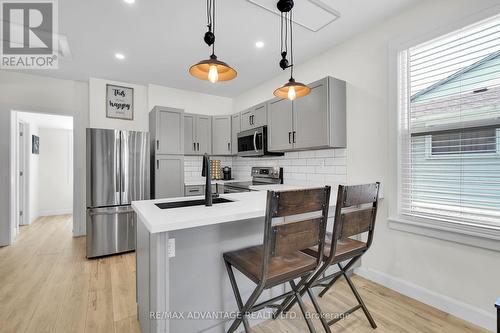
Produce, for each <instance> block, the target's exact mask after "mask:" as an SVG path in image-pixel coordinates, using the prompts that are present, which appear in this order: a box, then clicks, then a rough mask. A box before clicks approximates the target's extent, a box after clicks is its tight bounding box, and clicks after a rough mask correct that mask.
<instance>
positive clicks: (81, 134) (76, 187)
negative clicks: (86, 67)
mask: <svg viewBox="0 0 500 333" xmlns="http://www.w3.org/2000/svg"><path fill="white" fill-rule="evenodd" d="M0 106H1V104H0ZM5 109H6V110H8V111H9V112H8V115H5V117H7V119H8V118H10V122H9V125H7V126H8V127H9V129H8V130H7V131H5V132H6V133H5V135H6V137H7V138H8V139H7V140H8V141H7V142H8V143H7V146H8V147H9V148H8V149H9V162H8V165H9V168H8V170H6V173H7V174H8V175H9V176H8V177H9V178H10V179H9V180H7V179H6V181H8V182H9V183H10V190H9V191H8V196H7V199H8V202H9V203H8V205H7V206H8V207H9V211H8V217H9V219H8V221H5V226H1V228H0V231H1V230H2V229H3V230H4V231H3V232H1V234H0V238H1V239H0V246H5V245H10V244H13V243H14V241H15V238H16V233H15V232H16V230H15V228H16V223H17V219H16V212H17V211H16V209H17V207H16V201H17V200H16V195H17V191H16V183H17V182H16V179H17V177H16V144H15V142H16V140H17V138H16V135H17V130H16V127H17V120H18V113H17V112H29V113H37V114H48V115H57V116H69V117H72V118H73V212H72V213H73V237H78V236H84V235H85V233H86V230H85V213H86V209H85V208H86V207H85V206H86V203H85V198H86V194H85V193H86V192H85V184H86V180H85V166H84V164H85V128H86V127H87V126H88V113H80V112H75V113H73V112H68V111H67V110H52V109H46V108H43V107H40V108H38V109H37V110H33V109H32V108H31V107H25V106H22V105H21V106H20V105H7V106H5ZM0 118H1V117H0ZM0 134H1V133H0ZM82 165H83V166H82ZM2 176H6V174H2ZM0 223H2V224H3V222H2V221H0ZM5 227H6V228H5ZM4 228H5V229H4Z"/></svg>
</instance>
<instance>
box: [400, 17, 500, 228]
mask: <svg viewBox="0 0 500 333" xmlns="http://www.w3.org/2000/svg"><path fill="white" fill-rule="evenodd" d="M398 88H399V110H400V117H399V119H400V135H399V140H400V144H399V147H400V168H399V172H400V174H399V192H400V198H399V213H400V215H403V216H407V217H416V218H425V219H435V220H440V221H450V222H457V223H467V224H475V225H482V226H485V227H500V139H499V138H500V135H499V133H500V16H496V17H492V18H490V19H488V20H485V21H481V22H478V23H477V24H474V25H472V26H467V27H464V28H463V29H460V30H459V31H455V32H453V33H450V34H447V35H445V36H442V37H440V38H437V39H434V40H431V41H429V42H426V43H423V44H420V45H417V46H415V47H412V48H409V49H407V50H405V51H402V52H400V54H399V78H398Z"/></svg>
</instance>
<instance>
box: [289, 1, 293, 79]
mask: <svg viewBox="0 0 500 333" xmlns="http://www.w3.org/2000/svg"><path fill="white" fill-rule="evenodd" d="M292 12H293V9H292V10H290V19H289V20H290V78H293V28H292V26H293V21H292Z"/></svg>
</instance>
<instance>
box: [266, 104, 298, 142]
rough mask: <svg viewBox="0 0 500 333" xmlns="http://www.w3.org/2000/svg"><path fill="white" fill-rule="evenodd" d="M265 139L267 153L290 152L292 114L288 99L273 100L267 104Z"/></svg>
mask: <svg viewBox="0 0 500 333" xmlns="http://www.w3.org/2000/svg"><path fill="white" fill-rule="evenodd" d="M267 106H268V110H269V115H268V117H267V121H268V124H267V125H268V128H267V139H268V141H267V142H268V149H269V151H285V150H292V149H293V143H292V132H293V122H292V119H293V116H292V115H293V113H292V102H291V101H289V100H288V99H280V98H275V99H272V100H270V101H269V102H268V104H267Z"/></svg>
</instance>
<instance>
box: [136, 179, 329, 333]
mask: <svg viewBox="0 0 500 333" xmlns="http://www.w3.org/2000/svg"><path fill="white" fill-rule="evenodd" d="M264 189H265V190H267V189H269V187H266V188H263V190H262V191H253V192H242V193H233V194H224V195H221V197H222V198H225V199H229V200H231V202H226V203H217V204H215V203H214V205H213V206H211V207H206V206H204V205H199V206H191V207H182V208H171V209H160V208H158V207H157V206H156V204H157V203H165V202H176V201H184V200H196V199H203V198H202V197H182V198H171V199H160V200H147V201H137V202H133V203H132V207H133V208H134V210H135V211H136V213H137V221H138V222H137V250H136V252H137V253H136V258H137V259H136V260H137V269H136V272H137V273H136V274H137V282H136V286H137V306H138V310H137V311H138V319H139V322H140V326H141V330H142V332H143V333H149V332H168V333H179V332H182V333H191V332H193V333H194V332H217V333H222V332H224V331H225V329H226V328H227V327H228V326H227V325H229V324H230V323H231V322H232V317H231V316H233V315H235V314H236V313H237V312H236V311H237V305H236V301H235V299H234V295H233V292H232V290H231V286H230V283H229V279H228V277H227V272H226V269H225V266H224V262H223V259H222V253H224V252H226V251H231V250H236V249H240V248H243V247H246V246H251V245H256V244H262V241H263V232H264V215H265V208H266V195H267V194H266V193H267V192H266V191H265V190H264ZM272 189H274V190H280V189H281V190H284V189H285V190H287V189H293V187H290V186H283V185H281V186H274V187H273V188H272ZM335 194H336V189H333V190H332V197H331V199H330V209H331V210H333V209H334V205H335V202H336V198H335ZM236 278H237V279H238V281H239V286H240V291H241V294H242V297H243V299H244V300H245V299H246V297H248V296H249V294H250V293H251V291H252V290H253V288H254V284H253V282H251V281H250V280H248V279H247V278H246V277H244V276H243V275H241V274H239V273H237V275H236ZM245 282H246V283H245ZM283 288H285V287H284V286H277V287H274V288H272V289H270V290H268V291H267V292H265V293H263V295H262V296H261V299H266V298H270V297H273V296H276V295H278V293H281V292H283ZM262 320H263V318H262V317H261V318H258V319H255V320H251V324H255V323H257V322H259V321H262Z"/></svg>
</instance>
